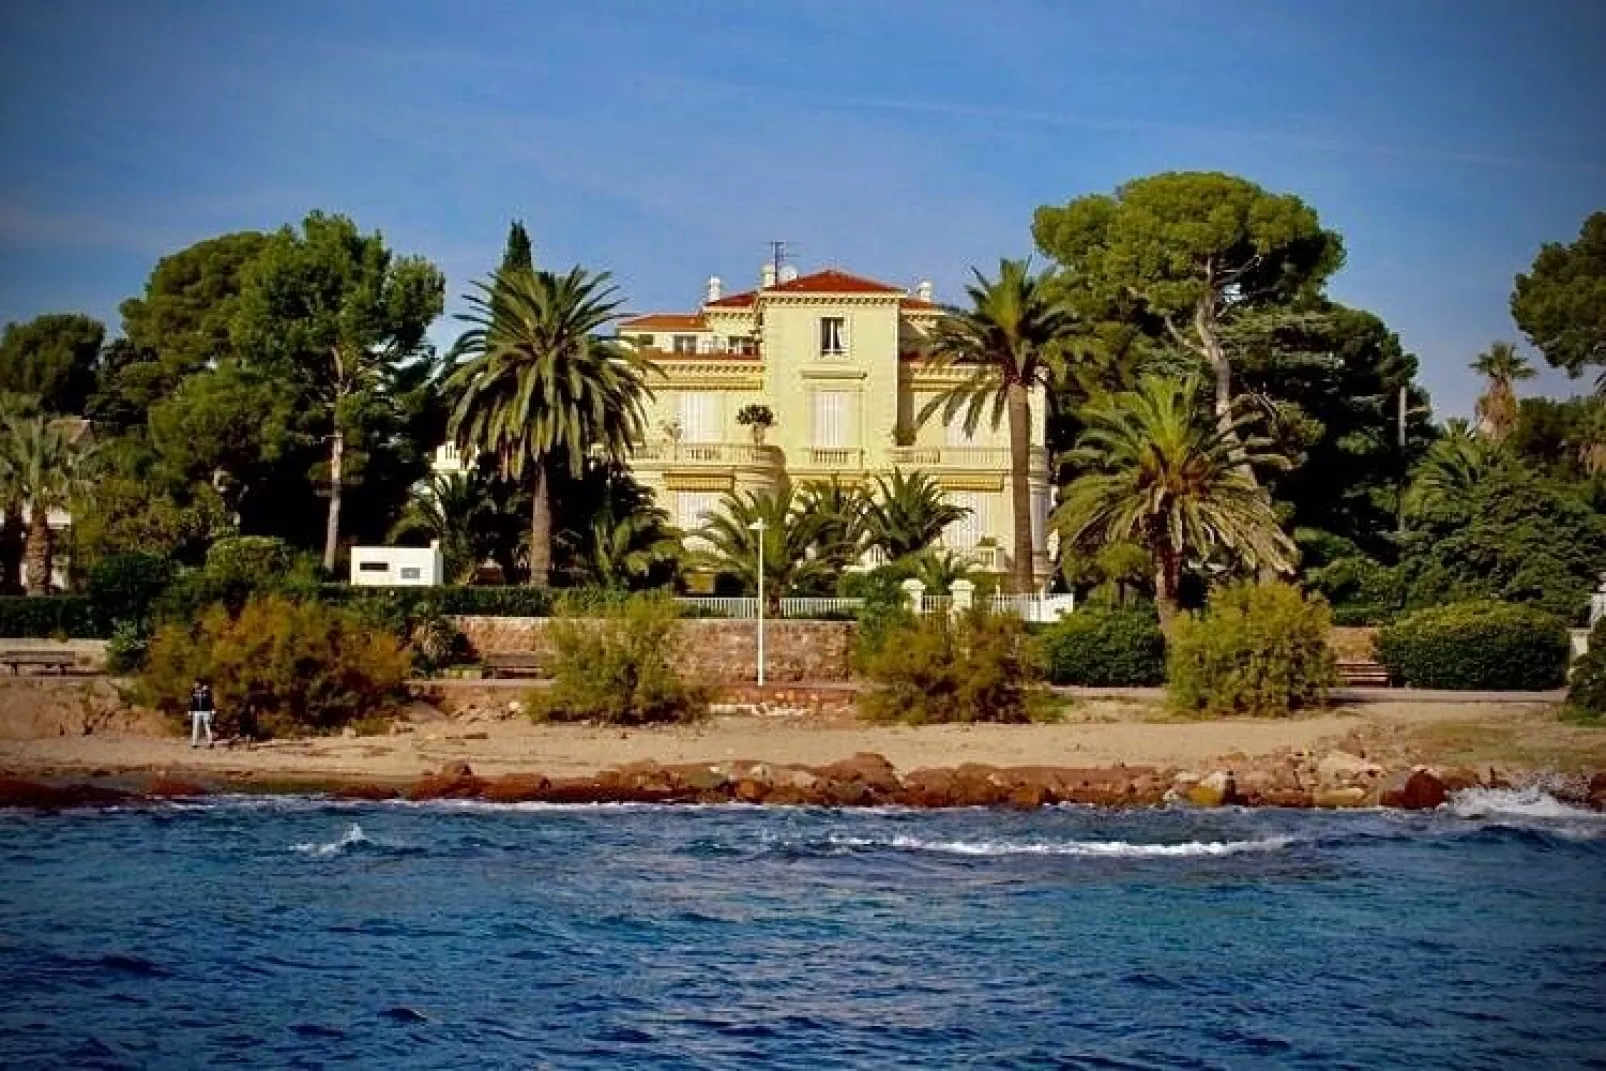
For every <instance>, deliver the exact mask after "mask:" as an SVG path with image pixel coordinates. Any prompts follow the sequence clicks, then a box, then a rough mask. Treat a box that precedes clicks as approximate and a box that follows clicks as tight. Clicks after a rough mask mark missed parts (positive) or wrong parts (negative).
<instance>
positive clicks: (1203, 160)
mask: <svg viewBox="0 0 1606 1071" xmlns="http://www.w3.org/2000/svg"><path fill="white" fill-rule="evenodd" d="M1603 50H1606V3H1600V2H1598V0H1526V2H1522V0H1328V2H1302V3H1289V2H1285V0H1119V2H1093V0H1087V2H1082V0H1035V2H1034V0H990V2H989V3H986V4H981V3H975V2H963V0H919V2H908V3H905V2H897V0H810V2H809V3H805V4H795V3H783V2H779V0H760V2H739V0H703V2H697V0H682V2H669V0H661V2H649V0H587V2H585V3H575V4H565V3H558V2H555V0H553V2H546V3H534V2H530V3H516V2H510V3H503V4H496V3H488V2H486V3H474V2H467V0H464V2H459V3H446V2H441V3H424V2H409V0H374V2H367V0H343V2H335V0H331V2H324V3H314V2H303V0H276V2H274V3H250V2H246V0H223V2H218V3H207V4H202V3H195V2H187V3H179V2H168V0H142V2H140V3H126V2H113V0H105V2H101V0H57V2H54V3H46V2H43V0H38V2H34V3H26V2H23V0H16V2H13V3H9V4H6V5H4V7H3V9H0V80H3V87H0V88H3V93H0V131H3V133H4V141H3V146H4V150H3V152H0V319H3V320H10V319H19V318H25V317H29V316H32V315H35V314H37V313H41V312H46V311H55V310H82V311H86V312H89V313H91V314H93V315H96V316H99V317H101V318H103V319H106V320H107V322H108V323H109V324H110V325H112V326H113V327H114V328H115V326H116V323H117V317H116V307H117V304H118V302H119V301H120V300H121V299H122V298H123V297H125V296H127V295H129V294H133V293H136V292H138V291H139V290H140V288H141V287H142V286H143V283H144V280H145V277H146V275H147V273H148V272H149V270H150V267H151V265H152V264H153V263H154V261H155V260H156V258H157V257H158V256H160V255H162V254H163V253H165V252H170V251H173V250H175V249H178V248H181V247H182V246H184V245H186V244H188V243H190V242H192V241H195V240H198V239H201V238H204V237H207V236H209V235H212V234H216V233H220V232H222V231H227V230H238V229H246V228H266V227H272V226H276V225H278V224H281V223H284V222H287V221H293V220H297V219H299V218H300V217H301V215H303V214H304V213H305V212H306V211H307V210H308V209H311V208H315V207H318V208H324V209H328V210H331V211H340V212H345V213H347V214H349V215H351V216H353V217H354V218H355V219H356V220H357V221H358V223H359V224H360V225H361V226H363V227H364V228H365V229H374V228H377V229H379V230H382V231H383V232H384V233H385V235H386V236H387V238H388V239H390V241H391V242H392V243H393V245H394V246H395V247H396V248H398V249H399V250H402V251H405V252H417V253H423V254H425V255H427V256H429V257H430V258H432V259H433V260H435V261H436V262H437V263H438V264H440V266H441V267H442V268H443V269H444V270H445V271H446V273H447V277H448V283H449V288H450V293H451V294H452V295H453V303H454V304H455V303H456V298H457V295H459V294H460V293H461V292H462V291H463V290H464V289H465V288H466V286H467V284H468V282H469V281H470V280H471V279H472V278H475V277H476V276H479V275H482V274H484V273H485V272H486V271H487V270H488V269H490V268H491V267H492V266H494V264H495V263H496V260H497V258H498V256H499V254H500V249H501V245H502V241H503V239H504V236H505V233H506V227H507V221H508V219H509V218H510V217H511V216H514V215H517V216H520V217H522V218H523V219H524V220H525V221H526V222H527V224H528V225H529V228H530V230H531V233H532V235H533V237H534V239H535V242H536V247H537V255H538V256H539V257H540V258H541V259H542V260H543V262H545V263H548V264H554V265H565V266H566V265H567V264H570V263H573V262H576V261H578V262H581V263H584V264H586V265H588V266H592V267H600V268H608V269H611V270H612V271H613V272H614V273H615V274H616V276H617V277H618V279H619V281H620V282H621V284H622V286H623V288H624V290H625V292H626V293H627V294H628V296H629V298H630V305H631V307H632V308H633V309H638V310H659V309H685V308H690V307H692V306H694V305H695V303H696V300H697V298H698V296H699V294H700V290H701V286H702V282H703V280H704V279H705V278H706V277H707V276H708V275H709V274H711V273H714V274H719V275H720V276H722V277H723V278H724V279H725V280H726V283H727V286H728V287H746V286H748V285H750V283H751V282H752V281H754V280H755V279H756V277H757V272H758V266H759V264H760V262H761V260H762V259H763V257H764V255H765V243H766V242H768V241H769V240H770V239H772V238H782V239H787V240H789V241H791V242H793V243H795V248H796V252H797V261H798V263H799V265H800V266H801V267H802V268H804V269H810V268H814V267H819V266H823V265H826V264H833V265H837V266H841V267H845V268H848V269H850V270H854V271H857V272H860V273H862V274H867V275H871V276H874V277H877V278H881V279H884V280H886V281H888V282H894V283H903V284H908V285H912V284H913V283H914V282H915V281H916V280H917V279H919V278H922V277H930V278H932V279H933V280H935V282H936V284H937V290H938V296H939V297H940V298H941V297H949V298H952V297H954V296H956V293H957V291H958V288H959V286H960V284H961V283H962V281H963V280H964V278H965V277H966V274H967V270H968V267H969V266H970V265H972V264H977V265H982V266H984V267H985V266H989V265H993V264H995V263H996V260H997V258H998V257H999V256H1000V255H1003V254H1009V255H1020V254H1023V253H1026V252H1029V251H1030V248H1031V237H1030V232H1029V227H1030V221H1031V214H1032V210H1033V209H1034V208H1035V207H1036V206H1038V205H1040V204H1043V203H1047V202H1063V201H1065V200H1067V199H1069V198H1071V197H1074V196H1077V195H1079V194H1083V193H1087V192H1094V191H1108V190H1110V189H1112V188H1113V187H1114V186H1116V185H1117V184H1119V183H1120V182H1122V181H1124V180H1127V179H1130V178H1134V177H1138V176H1141V175H1145V174H1149V173H1152V172H1155V171H1162V170H1180V169H1213V170H1214V169H1219V170H1225V171H1231V172H1236V173H1239V174H1242V175H1245V176H1248V177H1250V178H1252V179H1254V180H1255V181H1258V182H1260V183H1262V184H1264V185H1265V186H1267V187H1269V188H1271V189H1274V190H1278V191H1290V192H1294V193H1298V194H1299V195H1301V196H1302V197H1304V198H1306V199H1307V200H1308V201H1309V202H1311V203H1312V204H1313V205H1315V206H1316V208H1317V209H1318V211H1319V212H1320V213H1321V215H1322V217H1323V220H1324V221H1325V222H1326V223H1327V224H1328V225H1329V226H1333V227H1336V228H1337V229H1338V230H1340V231H1341V232H1343V234H1344V236H1345V239H1346V243H1347V245H1348V249H1349V262H1348V265H1347V266H1346V268H1345V269H1344V271H1343V273H1342V274H1341V275H1340V276H1339V277H1338V278H1337V279H1336V280H1335V281H1334V283H1333V285H1332V288H1331V289H1332V293H1333V294H1334V296H1335V297H1337V298H1339V299H1340V300H1343V301H1346V302H1349V303H1352V304H1355V305H1358V306H1361V307H1364V308H1368V309H1371V310H1373V311H1375V312H1377V313H1379V314H1380V315H1381V316H1383V318H1384V319H1385V320H1386V321H1387V322H1388V323H1389V324H1390V326H1392V327H1393V328H1394V329H1395V330H1397V331H1398V332H1399V333H1400V335H1401V336H1402V338H1403V339H1404V341H1405V344H1406V346H1407V347H1408V348H1409V349H1411V350H1413V351H1414V352H1416V353H1417V354H1418V355H1419V356H1420V357H1421V359H1422V363H1423V380H1424V382H1425V383H1426V385H1427V386H1428V388H1429V389H1430V390H1431V391H1432V393H1433V395H1434V398H1435V402H1436V407H1437V409H1438V410H1439V412H1440V413H1441V414H1454V413H1458V412H1466V411H1468V410H1469V409H1470V407H1471V404H1472V400H1473V398H1474V397H1475V395H1476V390H1477V385H1476V383H1475V381H1474V379H1473V377H1472V375H1471V373H1470V372H1468V371H1467V370H1466V363H1467V361H1469V360H1470V359H1471V358H1472V357H1473V356H1474V355H1475V354H1476V353H1477V352H1478V351H1479V350H1480V349H1482V348H1483V347H1484V346H1485V345H1487V343H1489V342H1490V341H1492V340H1494V339H1500V338H1512V339H1515V338H1517V337H1518V335H1517V332H1516V328H1515V326H1514V325H1513V324H1512V323H1511V322H1510V319H1509V316H1508V313H1507V299H1508V297H1509V294H1510V289H1511V279H1512V276H1513V274H1514V273H1515V272H1517V271H1520V270H1523V269H1524V268H1525V267H1526V266H1527V265H1528V264H1529V263H1530V262H1531V261H1532V258H1533V254H1534V252H1535V251H1536V250H1537V248H1538V246H1539V244H1540V243H1541V242H1542V241H1546V240H1562V241H1570V240H1571V239H1572V238H1574V237H1575V236H1576V234H1577V231H1578V227H1579V225H1580V223H1581V222H1582V220H1583V218H1584V217H1585V216H1586V215H1587V214H1588V213H1589V212H1591V211H1593V210H1597V209H1602V208H1606V124H1603V123H1602V122H1601V120H1600V113H1599V110H1598V109H1599V104H1600V102H1601V101H1602V100H1606V74H1603V65H1602V64H1601V63H1600V56H1601V55H1602V53H1603ZM452 333H453V327H452V325H451V324H450V323H449V322H447V323H443V324H442V325H441V326H440V327H439V328H438V329H437V332H436V336H437V338H440V339H446V338H449V337H450V336H451V334H452ZM1574 386H1575V385H1574V384H1571V383H1569V382H1568V381H1566V380H1565V378H1564V377H1561V376H1558V375H1555V374H1553V373H1551V374H1547V375H1546V376H1545V377H1544V378H1543V379H1542V380H1541V381H1540V383H1539V389H1542V390H1545V391H1547V392H1552V393H1567V392H1569V391H1571V390H1573V389H1574Z"/></svg>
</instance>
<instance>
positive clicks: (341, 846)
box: [290, 822, 373, 859]
mask: <svg viewBox="0 0 1606 1071" xmlns="http://www.w3.org/2000/svg"><path fill="white" fill-rule="evenodd" d="M372 843H373V841H371V840H369V839H368V838H367V837H366V836H365V835H364V834H363V831H362V826H360V825H358V824H357V823H356V822H353V823H351V825H350V826H348V827H347V828H346V831H345V832H344V833H343V834H341V836H340V839H339V840H332V841H330V842H328V843H327V844H314V843H313V842H311V841H306V842H305V843H302V844H292V845H290V850H291V851H292V852H300V853H301V854H302V855H312V856H317V857H318V858H320V859H324V858H328V857H329V856H331V855H339V854H340V853H341V852H343V851H345V850H346V849H347V848H355V847H356V846H357V845H359V844H372Z"/></svg>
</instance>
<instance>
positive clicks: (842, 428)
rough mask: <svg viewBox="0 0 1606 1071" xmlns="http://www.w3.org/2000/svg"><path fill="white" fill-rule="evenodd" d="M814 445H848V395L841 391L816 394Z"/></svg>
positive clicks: (818, 392)
mask: <svg viewBox="0 0 1606 1071" xmlns="http://www.w3.org/2000/svg"><path fill="white" fill-rule="evenodd" d="M814 445H815V446H817V447H825V448H830V447H841V446H847V445H848V393H847V392H846V391H840V390H818V391H815V392H814Z"/></svg>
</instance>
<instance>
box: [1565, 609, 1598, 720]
mask: <svg viewBox="0 0 1606 1071" xmlns="http://www.w3.org/2000/svg"><path fill="white" fill-rule="evenodd" d="M1563 716H1565V717H1567V718H1568V719H1570V720H1573V721H1582V722H1598V721H1600V720H1601V719H1603V718H1606V620H1603V621H1601V622H1600V623H1599V624H1597V625H1596V626H1595V627H1594V628H1593V629H1592V630H1590V633H1589V650H1588V651H1586V652H1584V655H1583V657H1581V658H1579V659H1578V661H1576V662H1574V663H1573V665H1572V675H1571V677H1570V678H1569V679H1568V681H1567V706H1566V707H1565V708H1564V710H1563Z"/></svg>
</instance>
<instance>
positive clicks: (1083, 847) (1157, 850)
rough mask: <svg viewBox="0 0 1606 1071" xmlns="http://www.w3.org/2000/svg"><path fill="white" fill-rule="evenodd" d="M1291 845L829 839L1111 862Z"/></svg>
mask: <svg viewBox="0 0 1606 1071" xmlns="http://www.w3.org/2000/svg"><path fill="white" fill-rule="evenodd" d="M1291 843H1293V838H1291V837H1264V838H1261V839H1259V840H1224V841H1222V840H1217V841H1199V840H1194V841H1186V842H1183V843H1179V844H1140V843H1136V842H1133V841H1125V840H1072V841H1013V840H926V839H923V838H920V837H909V836H901V835H900V836H893V837H884V838H874V837H844V836H835V837H832V838H831V844H832V845H833V846H835V847H838V848H846V849H849V850H854V849H871V850H875V849H891V850H894V851H907V852H929V853H932V854H937V855H964V856H980V857H989V856H1011V855H1064V856H1092V857H1096V858H1114V859H1174V858H1188V857H1193V856H1220V855H1240V854H1243V853H1246V852H1275V851H1280V850H1282V849H1283V848H1286V847H1288V845H1289V844H1291Z"/></svg>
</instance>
